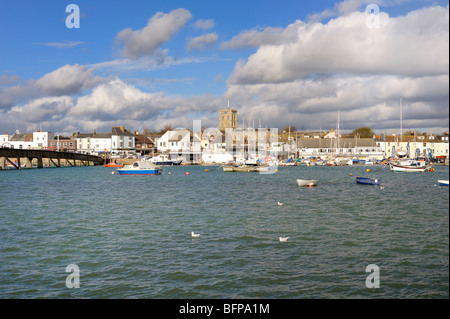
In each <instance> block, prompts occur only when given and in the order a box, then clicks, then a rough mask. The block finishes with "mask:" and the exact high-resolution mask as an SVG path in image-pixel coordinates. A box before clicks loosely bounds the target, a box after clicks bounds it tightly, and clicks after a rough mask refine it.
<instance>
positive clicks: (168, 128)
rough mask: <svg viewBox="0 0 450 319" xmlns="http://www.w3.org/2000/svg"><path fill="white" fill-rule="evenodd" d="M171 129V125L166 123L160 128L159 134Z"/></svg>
mask: <svg viewBox="0 0 450 319" xmlns="http://www.w3.org/2000/svg"><path fill="white" fill-rule="evenodd" d="M171 129H172V125H171V124H166V125H165V126H164V128H163V129H162V130H161V134H164V133H166V132H167V131H170V130H171Z"/></svg>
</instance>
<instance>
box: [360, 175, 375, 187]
mask: <svg viewBox="0 0 450 319" xmlns="http://www.w3.org/2000/svg"><path fill="white" fill-rule="evenodd" d="M356 182H357V183H358V184H365V185H380V183H381V179H379V178H370V177H361V176H357V177H356Z"/></svg>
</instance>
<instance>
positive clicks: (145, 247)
mask: <svg viewBox="0 0 450 319" xmlns="http://www.w3.org/2000/svg"><path fill="white" fill-rule="evenodd" d="M206 168H208V169H210V171H209V172H205V169H206ZM367 168H368V167H367V166H352V167H326V166H325V167H279V172H278V173H276V174H272V175H262V174H257V173H224V172H223V171H222V170H213V169H214V167H205V166H188V167H183V166H180V167H167V168H164V174H163V175H161V176H120V175H117V174H116V175H112V174H111V172H112V171H113V169H110V168H104V167H77V168H70V167H67V168H46V169H31V170H21V171H0V189H1V200H0V257H1V258H0V260H1V262H0V297H1V298H71V297H76V298H173V299H175V298H449V246H448V245H449V235H448V234H449V191H448V187H440V186H437V180H438V179H448V178H449V170H448V167H436V171H435V172H429V173H394V172H390V171H389V170H388V168H386V169H383V168H382V167H379V166H373V167H372V166H371V167H370V169H371V172H366V169H367ZM186 171H189V172H190V175H189V176H187V175H185V172H186ZM168 172H170V173H171V174H170V175H169V174H168ZM350 173H351V174H352V175H353V176H350V175H349V174H350ZM355 176H373V177H378V178H381V179H382V187H379V186H367V185H359V184H356V182H355ZM296 178H305V179H318V180H319V185H318V186H317V187H314V188H298V187H297V185H296ZM277 202H283V203H284V205H283V206H279V205H277ZM191 231H195V232H197V233H200V234H201V237H200V238H198V239H192V238H191V236H190V233H191ZM279 236H289V237H290V239H289V241H288V242H279V240H278V237H279ZM69 264H76V265H77V266H78V267H79V269H80V288H74V289H69V288H67V287H66V277H67V276H68V275H69V273H66V272H65V270H66V267H67V265H69ZM369 264H376V265H377V266H378V267H379V270H380V288H378V289H375V288H372V289H369V288H367V287H366V277H367V276H368V275H369V273H366V272H365V270H366V266H367V265H369Z"/></svg>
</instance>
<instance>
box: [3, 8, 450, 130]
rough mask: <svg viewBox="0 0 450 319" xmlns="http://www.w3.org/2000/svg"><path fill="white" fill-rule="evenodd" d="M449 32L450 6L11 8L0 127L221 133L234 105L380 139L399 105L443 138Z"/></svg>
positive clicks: (272, 119) (266, 119) (408, 121)
mask: <svg viewBox="0 0 450 319" xmlns="http://www.w3.org/2000/svg"><path fill="white" fill-rule="evenodd" d="M71 3H75V4H77V5H78V6H79V8H80V11H81V19H80V28H71V29H69V28H67V27H66V23H65V22H66V17H67V16H68V15H69V13H66V12H65V9H66V6H67V5H69V4H71ZM368 4H377V6H378V8H379V9H380V15H379V18H380V20H379V25H378V27H377V28H373V27H372V28H370V27H369V26H368V25H367V16H368V13H366V12H365V9H366V7H367V5H368ZM448 33H449V31H448V1H447V2H445V1H433V2H432V1H408V0H401V1H389V2H388V1H363V0H344V1H298V0H297V1H294V0H280V1H267V0H263V1H262V0H243V1H203V0H196V1H174V0H169V1H133V0H131V1H106V0H101V1H100V0H86V1H50V0H44V1H2V2H0V48H1V49H0V130H1V131H7V132H8V133H13V132H14V131H15V130H16V129H19V130H20V131H22V132H26V131H33V130H35V129H37V128H39V127H42V129H46V130H49V131H59V132H61V131H62V132H66V133H68V134H70V133H71V132H77V131H82V132H87V131H92V130H93V129H96V131H97V132H100V131H104V132H107V131H109V130H110V127H111V126H113V125H125V126H126V127H127V128H129V129H132V130H142V129H143V128H144V127H148V128H152V129H161V128H162V127H164V126H165V125H167V124H171V125H172V126H173V127H177V126H183V127H188V128H189V127H190V126H192V119H201V120H202V122H203V124H204V125H205V126H218V110H219V109H220V108H222V107H224V106H226V100H227V97H228V96H229V97H230V99H231V105H232V106H233V107H234V108H236V109H238V112H239V118H240V123H241V124H242V120H244V117H245V121H246V123H247V121H248V119H249V118H250V119H251V120H252V122H253V121H255V122H256V123H259V121H261V122H262V124H263V126H268V127H278V128H282V127H285V126H287V125H294V126H296V127H297V128H298V129H301V130H308V129H325V130H329V129H331V128H332V127H336V120H337V111H338V110H340V111H341V113H340V119H341V123H340V127H341V128H342V129H344V130H353V129H356V128H358V127H361V126H369V127H372V128H373V129H374V130H376V131H380V132H381V131H387V132H390V131H392V130H398V127H399V113H398V112H399V99H400V98H403V106H404V114H403V119H404V123H403V127H404V128H407V129H412V130H426V131H429V130H431V131H437V132H443V131H446V130H448V122H449V120H448V117H449V113H448V103H449V102H448V101H449V100H448V96H449V94H448V66H449V65H448V60H449V54H448ZM371 88H373V89H371Z"/></svg>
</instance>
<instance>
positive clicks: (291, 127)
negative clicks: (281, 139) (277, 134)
mask: <svg viewBox="0 0 450 319" xmlns="http://www.w3.org/2000/svg"><path fill="white" fill-rule="evenodd" d="M289 129H291V132H296V131H297V128H296V127H295V126H292V125H290V126H286V127H285V128H284V129H282V130H281V131H285V132H289Z"/></svg>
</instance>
